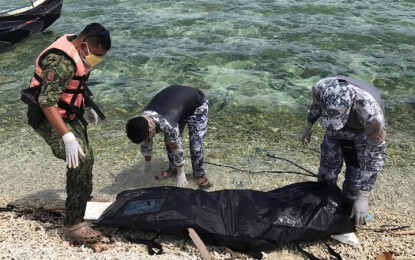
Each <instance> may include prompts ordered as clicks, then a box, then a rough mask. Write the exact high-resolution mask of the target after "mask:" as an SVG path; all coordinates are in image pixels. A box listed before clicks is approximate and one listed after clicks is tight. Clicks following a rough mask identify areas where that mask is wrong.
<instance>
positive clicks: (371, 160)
mask: <svg viewBox="0 0 415 260" xmlns="http://www.w3.org/2000/svg"><path fill="white" fill-rule="evenodd" d="M352 135H354V136H353V137H352V138H353V139H354V140H355V143H356V151H357V157H358V159H359V164H360V168H356V167H349V166H348V167H347V168H346V175H345V180H344V183H343V191H344V193H345V194H346V196H347V197H348V198H350V199H355V198H356V195H357V193H358V191H359V190H362V191H368V192H370V191H371V190H372V187H373V185H374V184H375V181H376V178H377V176H378V173H379V172H380V171H381V169H382V167H383V165H384V163H385V158H386V149H385V144H384V143H383V144H381V145H375V144H373V143H372V142H371V141H370V140H369V139H368V138H367V137H366V136H365V134H352Z"/></svg>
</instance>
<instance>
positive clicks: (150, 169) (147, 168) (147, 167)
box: [141, 161, 153, 175]
mask: <svg viewBox="0 0 415 260" xmlns="http://www.w3.org/2000/svg"><path fill="white" fill-rule="evenodd" d="M152 172H153V167H152V166H151V161H145V162H144V165H143V167H142V168H141V174H143V175H147V174H151V173H152Z"/></svg>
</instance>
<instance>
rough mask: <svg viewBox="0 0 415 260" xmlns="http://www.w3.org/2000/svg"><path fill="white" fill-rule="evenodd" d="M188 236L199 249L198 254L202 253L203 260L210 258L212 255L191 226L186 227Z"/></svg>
mask: <svg viewBox="0 0 415 260" xmlns="http://www.w3.org/2000/svg"><path fill="white" fill-rule="evenodd" d="M187 230H188V231H189V236H190V238H191V239H192V241H193V243H194V244H195V245H196V247H197V249H199V251H200V254H201V255H202V259H203V260H212V259H213V258H212V255H211V254H210V253H209V251H208V250H207V248H206V246H205V244H204V243H203V241H202V239H200V237H199V235H198V234H197V233H196V231H195V230H194V229H193V228H188V229H187Z"/></svg>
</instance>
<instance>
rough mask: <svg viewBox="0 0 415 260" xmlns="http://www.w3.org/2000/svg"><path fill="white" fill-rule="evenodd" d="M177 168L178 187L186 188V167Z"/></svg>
mask: <svg viewBox="0 0 415 260" xmlns="http://www.w3.org/2000/svg"><path fill="white" fill-rule="evenodd" d="M176 168H177V175H176V180H177V183H176V186H177V187H186V186H187V179H186V175H185V174H184V166H181V167H176Z"/></svg>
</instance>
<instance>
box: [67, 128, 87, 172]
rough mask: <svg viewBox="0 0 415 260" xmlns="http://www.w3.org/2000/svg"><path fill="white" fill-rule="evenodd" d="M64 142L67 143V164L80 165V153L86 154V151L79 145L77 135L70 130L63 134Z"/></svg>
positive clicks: (72, 166)
mask: <svg viewBox="0 0 415 260" xmlns="http://www.w3.org/2000/svg"><path fill="white" fill-rule="evenodd" d="M62 139H63V143H64V144H65V152H66V165H67V166H68V167H69V168H74V169H75V168H76V167H78V165H79V156H78V154H79V155H81V156H85V154H84V151H82V148H81V146H80V145H79V143H78V141H77V140H76V137H75V135H74V134H73V133H71V132H68V133H66V134H64V135H63V136H62Z"/></svg>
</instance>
